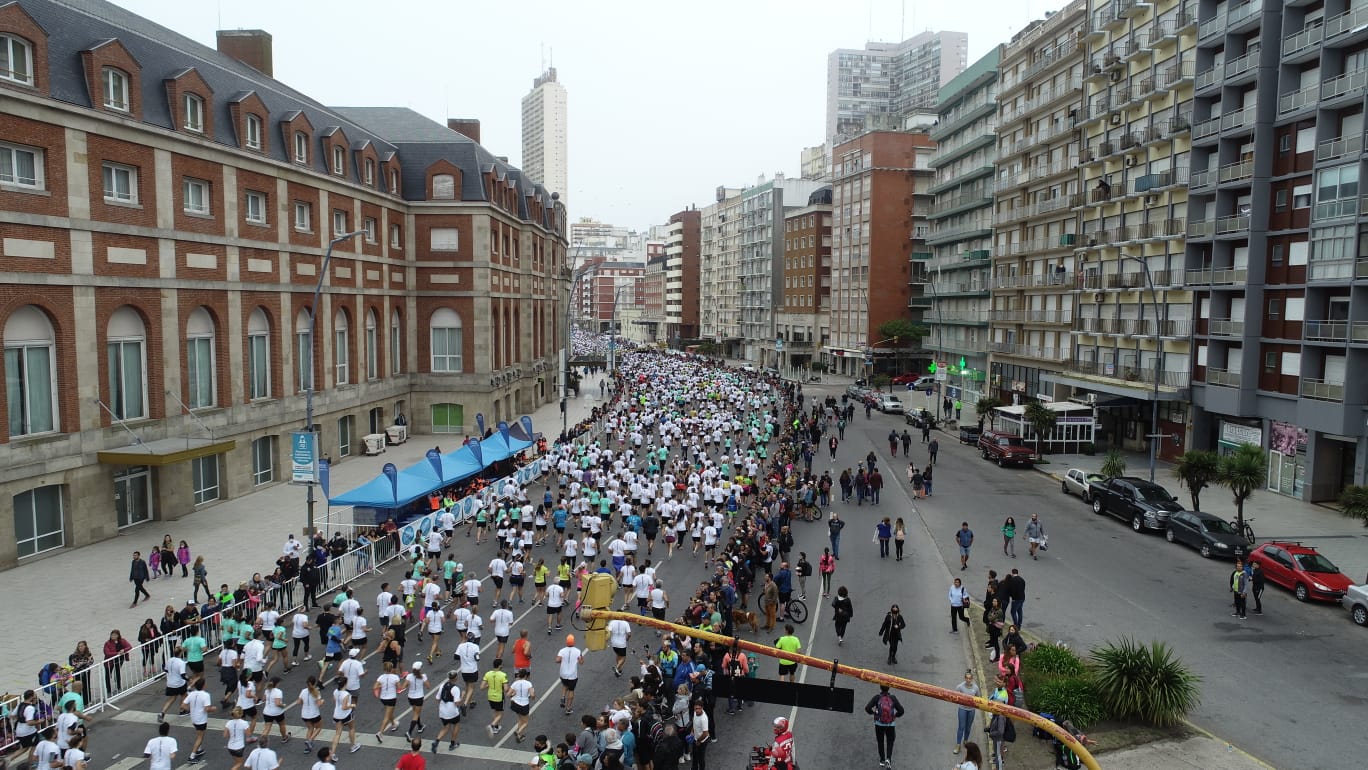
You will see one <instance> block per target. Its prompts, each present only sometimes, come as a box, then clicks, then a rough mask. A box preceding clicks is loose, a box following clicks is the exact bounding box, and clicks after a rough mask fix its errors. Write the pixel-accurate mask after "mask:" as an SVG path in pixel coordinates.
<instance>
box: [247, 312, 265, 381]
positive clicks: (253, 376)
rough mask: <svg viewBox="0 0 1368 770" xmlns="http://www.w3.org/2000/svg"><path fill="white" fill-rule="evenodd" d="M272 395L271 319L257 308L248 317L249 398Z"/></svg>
mask: <svg viewBox="0 0 1368 770" xmlns="http://www.w3.org/2000/svg"><path fill="white" fill-rule="evenodd" d="M270 397H271V320H270V319H269V318H267V317H266V311H264V310H262V309H261V308H257V309H256V310H253V311H252V314H251V315H250V316H248V317H247V398H248V399H249V400H251V399H258V398H270Z"/></svg>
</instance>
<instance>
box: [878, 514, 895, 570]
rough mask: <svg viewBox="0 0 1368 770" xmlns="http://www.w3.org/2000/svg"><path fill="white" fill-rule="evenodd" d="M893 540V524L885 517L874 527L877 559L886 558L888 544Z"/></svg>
mask: <svg viewBox="0 0 1368 770" xmlns="http://www.w3.org/2000/svg"><path fill="white" fill-rule="evenodd" d="M892 539H893V524H892V522H890V521H889V520H888V517H887V516H885V517H883V519H882V520H881V521H880V522H879V523H878V524H876V525H874V540H875V541H876V542H878V544H879V558H880V559H887V558H888V542H889V541H890V540H892Z"/></svg>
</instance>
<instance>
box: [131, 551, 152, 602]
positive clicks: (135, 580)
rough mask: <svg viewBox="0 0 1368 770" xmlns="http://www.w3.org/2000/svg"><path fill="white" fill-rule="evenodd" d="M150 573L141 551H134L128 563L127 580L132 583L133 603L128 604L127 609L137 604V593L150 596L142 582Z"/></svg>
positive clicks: (145, 580)
mask: <svg viewBox="0 0 1368 770" xmlns="http://www.w3.org/2000/svg"><path fill="white" fill-rule="evenodd" d="M150 575H151V573H150V571H149V570H148V568H147V562H145V561H143V558H142V552H140V551H134V552H133V562H132V564H130V565H129V569H128V582H130V583H132V584H133V603H132V604H130V605H128V607H129V609H132V608H134V607H136V606H138V597H139V595H141V596H142V598H144V599H151V598H152V594H150V593H148V592H147V589H146V588H144V587H143V583H146V582H147V581H148V579H149V577H150Z"/></svg>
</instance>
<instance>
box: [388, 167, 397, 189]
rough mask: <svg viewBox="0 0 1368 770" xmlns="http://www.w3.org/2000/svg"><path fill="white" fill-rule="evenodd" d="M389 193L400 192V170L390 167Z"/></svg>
mask: <svg viewBox="0 0 1368 770" xmlns="http://www.w3.org/2000/svg"><path fill="white" fill-rule="evenodd" d="M389 193H390V195H398V194H399V172H398V171H396V170H394V169H390V173H389Z"/></svg>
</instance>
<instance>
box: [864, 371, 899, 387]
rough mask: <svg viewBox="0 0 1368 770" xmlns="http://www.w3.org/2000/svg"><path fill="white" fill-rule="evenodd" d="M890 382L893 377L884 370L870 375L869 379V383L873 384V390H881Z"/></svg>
mask: <svg viewBox="0 0 1368 770" xmlns="http://www.w3.org/2000/svg"><path fill="white" fill-rule="evenodd" d="M892 382H893V378H892V377H889V376H888V374H887V373H885V372H879V373H878V374H876V375H874V376H873V377H871V378H870V380H869V384H870V385H873V386H874V389H875V390H883V389H884V388H886V387H888V386H889V384H891V383H892Z"/></svg>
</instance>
